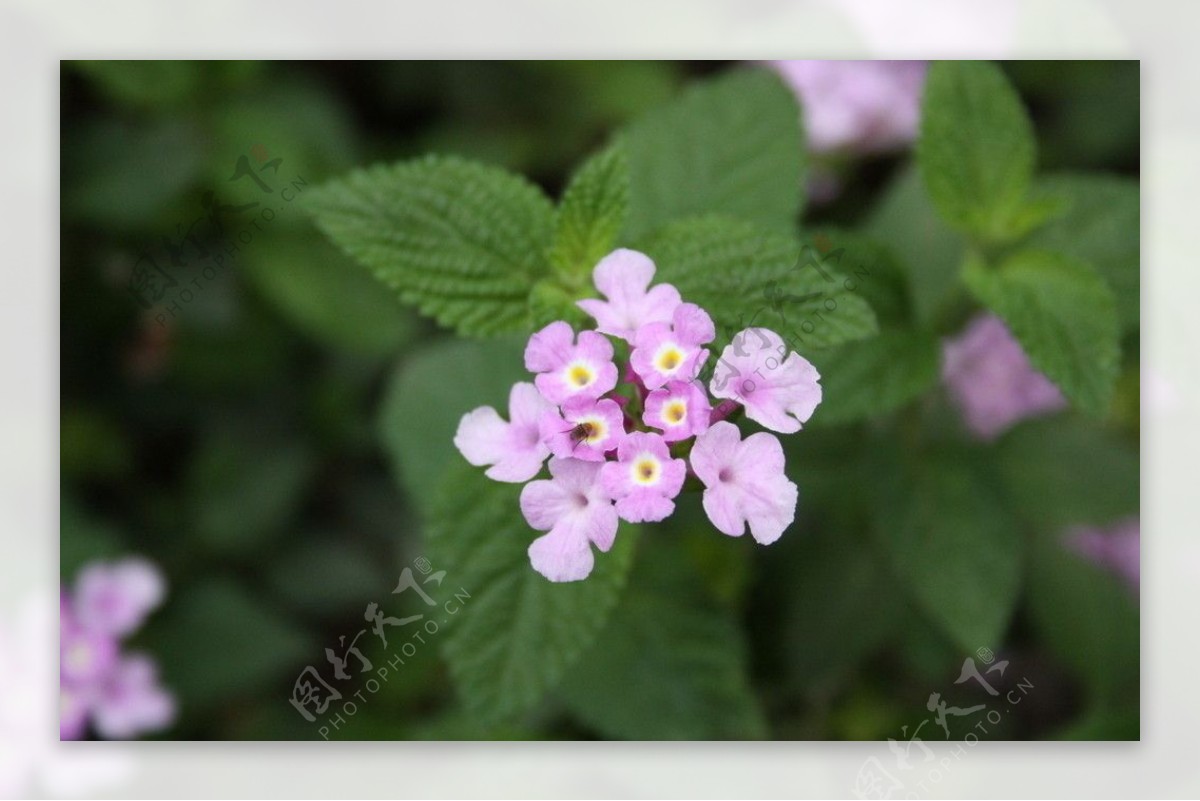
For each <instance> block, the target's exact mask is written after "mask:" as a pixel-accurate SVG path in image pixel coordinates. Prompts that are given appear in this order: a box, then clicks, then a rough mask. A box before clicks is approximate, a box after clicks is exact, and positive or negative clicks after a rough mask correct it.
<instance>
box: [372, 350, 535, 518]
mask: <svg viewBox="0 0 1200 801" xmlns="http://www.w3.org/2000/svg"><path fill="white" fill-rule="evenodd" d="M524 346H525V342H524V339H521V340H518V339H515V338H511V337H504V338H501V339H497V340H489V341H487V342H471V341H463V340H441V341H438V342H433V343H431V344H430V345H428V346H426V347H425V348H424V349H422V350H420V351H418V352H417V353H415V354H413V355H412V356H411V357H409V358H408V359H407V360H405V361H404V362H403V363H402V364H401V365H400V367H399V369H398V370H397V371H396V374H395V376H394V377H393V378H392V380H391V382H390V383H389V384H388V388H387V390H386V393H385V395H384V398H383V402H382V404H381V405H380V411H379V432H380V437H381V438H382V440H383V445H384V449H385V450H386V452H387V454H388V456H389V457H390V459H391V462H392V468H393V471H394V472H395V473H396V475H397V477H398V478H399V480H400V483H401V484H402V485H403V486H404V487H405V489H407V490H408V495H409V497H410V498H411V499H412V500H413V502H414V503H415V504H416V505H417V507H418V508H420V509H427V508H428V507H429V504H430V503H431V501H432V500H433V496H434V494H435V490H436V489H437V487H438V486H439V485H440V484H441V479H442V474H443V473H445V472H446V469H447V468H448V466H449V465H451V464H465V463H466V461H465V460H464V459H463V457H462V454H460V453H459V452H458V449H457V448H455V447H454V432H455V431H457V430H458V422H459V420H461V419H462V416H463V415H464V414H466V413H467V412H469V411H471V410H472V409H476V408H478V407H480V406H492V407H494V408H495V409H496V411H498V412H499V413H500V415H501V416H502V417H504V418H505V419H508V395H509V391H510V390H511V389H512V385H513V384H514V383H516V382H517V381H531V380H532V376H530V375H529V373H528V372H526V371H525V362H524V359H523V357H522V352H523V349H524Z"/></svg>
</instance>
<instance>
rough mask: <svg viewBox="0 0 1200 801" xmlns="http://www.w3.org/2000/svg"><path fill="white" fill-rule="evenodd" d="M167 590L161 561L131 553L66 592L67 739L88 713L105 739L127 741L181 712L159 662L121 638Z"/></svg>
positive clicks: (62, 681)
mask: <svg viewBox="0 0 1200 801" xmlns="http://www.w3.org/2000/svg"><path fill="white" fill-rule="evenodd" d="M164 592H165V584H164V581H163V578H162V574H160V573H159V571H158V569H157V568H156V567H154V566H153V565H152V564H150V563H149V562H146V561H144V560H141V559H125V560H122V561H120V562H115V563H112V564H100V563H96V564H91V565H88V566H87V567H85V568H84V569H83V570H82V571H81V572H80V574H79V577H78V578H77V579H76V582H75V588H74V592H73V593H71V594H70V595H68V594H67V593H66V592H63V593H62V594H61V595H60V603H59V609H60V618H59V621H60V622H59V646H60V654H59V686H60V693H59V703H60V706H59V737H60V738H61V739H63V740H77V739H79V738H81V737H83V735H84V733H85V732H86V730H87V726H88V721H89V719H90V720H91V723H92V726H93V728H94V729H95V731H96V733H97V734H99V735H100V736H101V737H104V738H107V739H111V740H124V739H129V738H131V737H136V736H138V735H140V734H143V733H145V732H149V731H154V730H157V729H161V728H163V727H165V726H166V725H168V724H169V723H170V722H171V720H172V718H174V716H175V702H174V699H173V698H172V697H171V695H170V694H168V693H167V692H166V691H165V690H164V689H163V688H162V687H161V686H160V684H159V682H158V671H157V667H156V666H155V664H154V661H153V660H152V659H150V657H148V656H146V655H144V654H122V653H121V640H122V639H123V638H125V637H127V636H129V635H130V634H132V633H133V632H134V631H136V630H137V629H138V628H139V627H141V625H142V622H143V621H144V620H145V618H146V615H147V614H149V613H150V611H151V610H152V609H154V608H155V607H156V606H158V605H159V604H160V603H161V602H162V598H163V595H164Z"/></svg>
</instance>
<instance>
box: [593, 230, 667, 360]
mask: <svg viewBox="0 0 1200 801" xmlns="http://www.w3.org/2000/svg"><path fill="white" fill-rule="evenodd" d="M653 278H654V262H652V261H651V260H650V259H649V257H647V256H646V255H645V254H644V253H638V252H637V251H636V250H627V249H625V248H621V249H620V250H614V251H613V252H612V253H609V254H608V255H607V256H605V257H604V258H603V259H601V260H600V263H599V264H597V265H596V269H595V270H594V271H593V272H592V280H594V281H595V282H596V288H597V289H599V290H600V293H601V294H602V295H604V296H605V297H606V298H608V302H605V301H602V300H581V301H579V302H578V304H577V305H578V306H579V308H581V309H583V310H584V311H585V312H587V313H588V314H590V315H591V316H592V317H593V318H595V320H596V330H597V331H599V332H601V333H603V334H609V335H610V336H614V337H620V338H621V339H623V340H625V341H626V342H629V343H630V344H632V343H633V337H634V334H635V333H636V332H637V330H638V329H639V328H641V327H642V326H643V325H646V324H647V323H665V322H670V320H671V315H672V314H673V313H674V311H675V307H676V306H678V305H679V304H680V302H681V299H680V297H679V290H677V289H676V288H675V287H673V286H671V285H670V284H659V285H658V286H656V287H654V288H650V281H651V279H653Z"/></svg>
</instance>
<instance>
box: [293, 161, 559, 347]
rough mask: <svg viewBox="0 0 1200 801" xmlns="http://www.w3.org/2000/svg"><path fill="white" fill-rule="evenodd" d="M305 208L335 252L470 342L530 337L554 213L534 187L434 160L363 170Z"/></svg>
mask: <svg viewBox="0 0 1200 801" xmlns="http://www.w3.org/2000/svg"><path fill="white" fill-rule="evenodd" d="M304 202H305V203H306V204H307V205H308V207H309V208H310V209H311V210H312V211H313V214H314V215H315V216H316V220H317V224H318V225H319V226H320V228H321V230H323V231H324V232H325V233H326V234H327V235H328V236H329V237H330V238H331V239H332V240H333V241H334V242H335V243H337V244H338V245H339V246H340V247H342V248H343V249H344V250H346V252H348V253H349V254H350V255H351V256H353V257H354V258H356V259H357V260H358V261H359V262H361V263H362V264H363V265H365V266H366V267H367V268H369V269H370V270H371V271H372V272H373V273H374V274H375V275H376V277H378V278H379V279H380V280H381V281H383V282H384V283H386V284H388V285H389V286H391V287H392V288H393V289H395V290H396V291H397V292H398V293H399V294H400V297H401V298H402V299H403V300H404V301H405V302H407V303H413V304H416V306H417V307H418V308H419V309H420V310H421V312H422V313H424V314H426V315H429V316H430V317H433V318H434V319H436V320H437V321H438V322H439V323H441V324H442V325H444V326H447V327H451V328H454V329H455V330H457V331H458V332H459V333H461V334H463V335H465V336H487V335H492V334H497V333H501V332H505V331H520V330H524V329H525V328H526V327H527V325H528V317H529V310H528V303H527V299H528V296H529V287H530V285H531V284H532V283H533V282H534V281H536V280H538V279H539V278H541V277H543V276H545V275H546V274H547V273H548V272H549V264H548V262H547V260H546V255H545V251H546V248H547V247H548V246H549V244H550V239H551V236H552V232H553V228H554V210H553V207H552V206H551V204H550V201H549V200H548V199H547V198H546V196H545V195H544V194H543V193H542V192H541V190H539V189H538V188H537V187H536V186H534V185H532V184H530V183H529V182H527V181H526V180H525V179H523V178H519V177H518V176H516V175H513V174H511V173H508V172H505V171H504V170H501V169H498V168H495V167H488V166H485V165H482V164H475V163H472V162H468V161H463V160H461V159H454V158H437V157H428V158H424V159H419V160H417V161H410V162H403V163H400V164H393V165H390V166H383V165H379V166H376V167H372V168H371V169H369V170H358V171H356V172H353V173H351V174H350V175H349V176H347V177H346V178H344V179H341V180H338V181H334V182H332V183H330V184H327V185H326V186H324V187H321V188H319V189H316V190H312V191H311V194H309V195H306V196H305V199H304Z"/></svg>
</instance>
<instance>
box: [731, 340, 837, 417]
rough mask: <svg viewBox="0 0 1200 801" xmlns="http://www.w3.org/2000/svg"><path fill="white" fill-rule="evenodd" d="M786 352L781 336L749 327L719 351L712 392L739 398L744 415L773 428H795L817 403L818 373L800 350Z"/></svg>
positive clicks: (818, 398)
mask: <svg viewBox="0 0 1200 801" xmlns="http://www.w3.org/2000/svg"><path fill="white" fill-rule="evenodd" d="M786 353H787V348H786V347H785V346H784V344H783V338H782V337H780V336H779V334H776V333H775V332H774V331H771V330H770V329H767V328H747V329H746V330H745V331H742V332H740V333H739V334H737V335H736V336H735V337H734V338H733V342H732V343H731V344H730V345H729V346H727V347H726V348H725V350H724V351H723V352H722V353H721V360H720V362H719V363H718V366H717V367H718V369H717V374H715V375H714V376H713V380H712V383H711V384H710V386H709V388H710V389H711V390H712V394H713V395H714V396H716V397H718V398H728V399H730V400H736V401H738V402H739V403H741V404H742V405H743V406H745V407H746V416H747V417H749V418H750V419H751V420H753V421H754V422H756V423H759V424H761V425H762V426H763V427H765V428H769V429H771V430H772V431H778V432H780V433H783V434H791V433H793V432H796V431H799V430H800V428H801V424H802V423H805V422H807V421H808V418H809V417H811V416H812V413H813V411H814V410H815V409H816V408H817V405H818V404H819V403H820V402H821V385H820V384H819V383H818V382H819V381H820V379H821V376H820V375H819V374H818V373H817V370H816V368H815V367H813V366H812V364H810V363H809V362H808V360H807V359H805V358H804V357H803V356H801V355H800V354H798V353H795V352H792V353H790V354H787V357H786V358H784V354H786ZM722 368H724V370H722Z"/></svg>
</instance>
